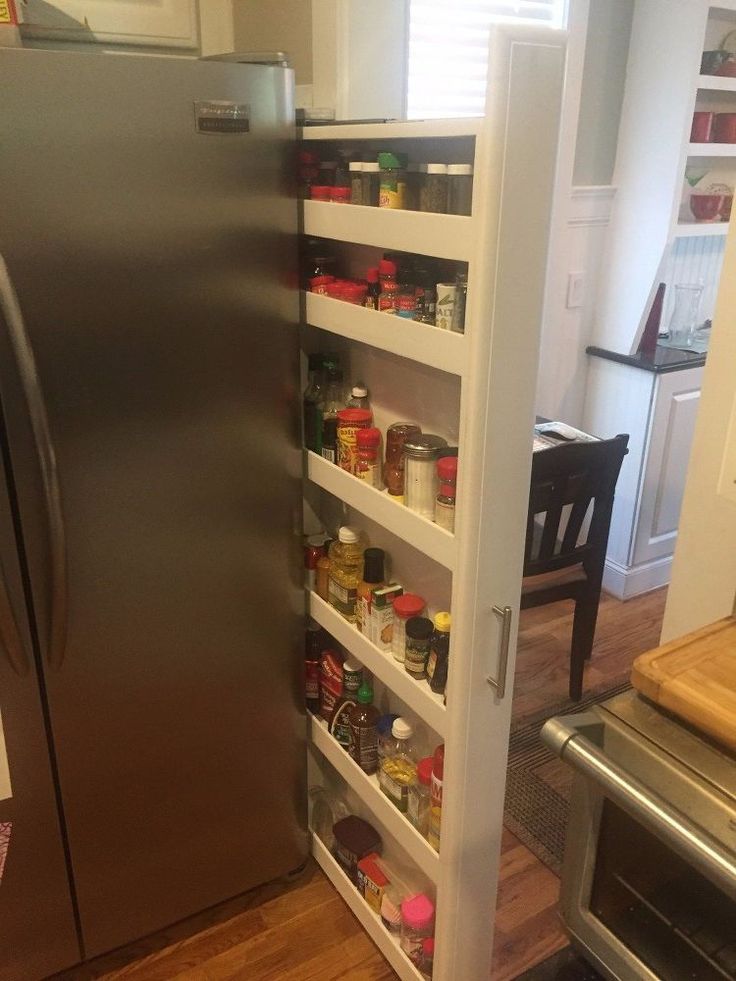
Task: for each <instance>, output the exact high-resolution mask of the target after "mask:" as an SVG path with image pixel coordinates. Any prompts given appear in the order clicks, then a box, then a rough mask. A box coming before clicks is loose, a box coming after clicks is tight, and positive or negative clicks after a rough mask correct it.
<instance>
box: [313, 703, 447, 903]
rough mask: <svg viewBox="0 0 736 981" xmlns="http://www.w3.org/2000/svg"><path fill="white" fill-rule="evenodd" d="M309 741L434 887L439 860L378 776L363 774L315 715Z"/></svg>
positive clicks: (438, 871) (437, 874)
mask: <svg viewBox="0 0 736 981" xmlns="http://www.w3.org/2000/svg"><path fill="white" fill-rule="evenodd" d="M309 739H310V741H311V742H312V744H313V745H314V746H316V747H317V749H318V750H319V751H320V753H321V754H322V755H323V756H324V757H325V759H326V760H327V761H328V762H329V763H330V765H331V766H333V767H334V769H335V770H337V772H338V773H339V774H340V776H341V777H342V778H343V780H345V781H346V783H347V784H348V785H349V787H350V789H351V790H353V791H355V793H356V794H357V795H358V796H359V797H360V799H361V800H362V801H363V803H364V804H365V806H366V807H367V808H368V810H369V811H370V812H371V814H373V816H374V817H375V819H376V822H377V823H378V824H380V825H381V826H382V827H383V828H385V829H386V831H387V832H388V833H389V834H390V835H391V836H392V837H393V838H394V839H395V841H396V842H397V844H399V845H401V847H402V848H403V849H404V851H405V852H406V854H407V855H409V856H410V857H411V859H412V860H413V861H414V862H416V864H417V865H418V866H419V868H420V869H421V870H422V872H424V874H425V875H426V876H427V877H428V878H429V879H431V880H432V882H434V883H435V884H436V883H437V880H438V878H439V873H440V857H439V855H438V854H437V852H436V851H435V850H434V848H432V846H431V845H430V843H429V842H428V841H427V839H426V838H422V836H421V835H420V834H419V832H418V831H417V829H416V828H415V827H414V826H413V825H411V824H410V823H409V821H408V820H407V818H406V815H404V814H402V812H401V811H400V810H399V809H398V808H397V807H395V806H394V805H393V804H392V803H391V801H390V800H389V799H388V797H387V796H386V795H385V794H384V793H383V791H382V790H381V788H380V786H379V783H378V777H377V776H376V775H375V774H374V775H373V776H369V775H368V774H367V773H364V772H363V770H361V768H360V767H359V766H358V764H357V763H356V762H355V760H353V759H351V757H350V756H349V755H348V754H347V753H346V752H345V750H344V749H343V748H342V746H341V745H340V744H339V743H338V741H337V740H336V739H335V738H334V736H332V735H330V733H329V731H328V729H327V726H326V724H325V723H324V721H323V720H322V719H318V718H317V717H316V716H314V715H311V714H310V716H309Z"/></svg>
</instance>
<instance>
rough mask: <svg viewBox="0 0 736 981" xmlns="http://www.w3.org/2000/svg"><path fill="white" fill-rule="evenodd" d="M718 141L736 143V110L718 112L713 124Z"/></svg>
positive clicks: (714, 136)
mask: <svg viewBox="0 0 736 981" xmlns="http://www.w3.org/2000/svg"><path fill="white" fill-rule="evenodd" d="M713 139H714V140H715V142H716V143H736V112H717V113H716V118H715V123H714V124H713Z"/></svg>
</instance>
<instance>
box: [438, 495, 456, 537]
mask: <svg viewBox="0 0 736 981" xmlns="http://www.w3.org/2000/svg"><path fill="white" fill-rule="evenodd" d="M434 521H435V524H437V525H439V526H440V528H444V529H445V531H451V532H454V531H455V505H454V504H445V503H444V502H443V501H440V500H439V499H437V500H436V501H435V502H434Z"/></svg>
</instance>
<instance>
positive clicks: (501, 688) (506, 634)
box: [486, 606, 512, 698]
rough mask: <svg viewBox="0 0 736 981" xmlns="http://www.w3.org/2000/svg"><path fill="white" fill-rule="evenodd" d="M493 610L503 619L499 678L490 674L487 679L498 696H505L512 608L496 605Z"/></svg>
mask: <svg viewBox="0 0 736 981" xmlns="http://www.w3.org/2000/svg"><path fill="white" fill-rule="evenodd" d="M493 612H494V613H495V614H496V616H497V617H499V619H500V620H501V643H500V644H499V651H498V678H492V677H491V676H490V675H488V677H487V678H486V681H487V682H488V684H489V685H490V686H491V688H495V689H496V692H497V693H498V697H499V698H503V696H504V695H505V694H506V672H507V670H508V666H509V643H510V640H511V615H512V610H511V607H510V606H494V607H493Z"/></svg>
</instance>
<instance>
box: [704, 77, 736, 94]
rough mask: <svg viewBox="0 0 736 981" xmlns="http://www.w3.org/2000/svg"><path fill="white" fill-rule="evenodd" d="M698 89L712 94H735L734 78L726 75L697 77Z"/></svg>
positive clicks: (735, 80) (735, 83)
mask: <svg viewBox="0 0 736 981" xmlns="http://www.w3.org/2000/svg"><path fill="white" fill-rule="evenodd" d="M698 88H699V89H701V90H703V91H705V90H708V89H710V90H711V91H713V92H736V78H729V77H728V76H727V75H699V76H698Z"/></svg>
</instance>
